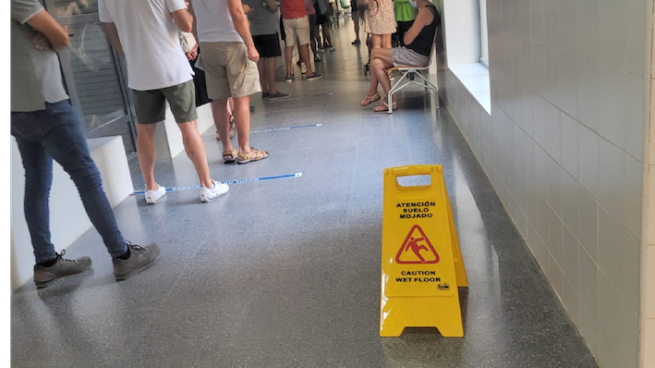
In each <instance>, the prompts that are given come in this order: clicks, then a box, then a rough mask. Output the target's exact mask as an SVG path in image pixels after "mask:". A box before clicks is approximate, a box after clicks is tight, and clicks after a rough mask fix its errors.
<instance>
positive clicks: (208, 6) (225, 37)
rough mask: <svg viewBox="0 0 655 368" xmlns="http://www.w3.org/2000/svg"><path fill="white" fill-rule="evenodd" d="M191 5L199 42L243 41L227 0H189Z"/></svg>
mask: <svg viewBox="0 0 655 368" xmlns="http://www.w3.org/2000/svg"><path fill="white" fill-rule="evenodd" d="M133 1H134V0H133ZM140 1H143V0H140ZM191 5H192V6H193V12H194V13H196V22H197V25H196V27H197V28H198V39H199V40H200V42H243V39H242V38H241V36H239V34H238V33H237V31H236V30H235V29H234V23H232V17H231V16H230V8H228V6H227V0H191ZM201 57H202V56H201Z"/></svg>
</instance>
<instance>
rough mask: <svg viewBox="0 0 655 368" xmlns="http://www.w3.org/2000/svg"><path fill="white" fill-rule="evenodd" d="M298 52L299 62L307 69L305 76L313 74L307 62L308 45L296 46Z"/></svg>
mask: <svg viewBox="0 0 655 368" xmlns="http://www.w3.org/2000/svg"><path fill="white" fill-rule="evenodd" d="M298 51H300V60H302V62H303V63H305V66H306V67H307V75H312V74H314V73H313V72H312V64H311V63H310V62H309V45H301V46H298Z"/></svg>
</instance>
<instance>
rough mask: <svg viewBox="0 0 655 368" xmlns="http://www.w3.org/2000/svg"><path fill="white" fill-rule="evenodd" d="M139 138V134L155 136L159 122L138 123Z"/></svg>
mask: <svg viewBox="0 0 655 368" xmlns="http://www.w3.org/2000/svg"><path fill="white" fill-rule="evenodd" d="M136 131H137V138H138V136H139V135H141V136H143V137H149V138H150V137H154V136H155V133H156V132H157V124H137V128H136Z"/></svg>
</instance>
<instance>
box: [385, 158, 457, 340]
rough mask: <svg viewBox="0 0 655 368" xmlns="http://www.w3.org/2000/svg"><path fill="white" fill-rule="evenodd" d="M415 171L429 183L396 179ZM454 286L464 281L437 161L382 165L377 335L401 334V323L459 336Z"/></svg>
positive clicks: (450, 211) (450, 215) (448, 204)
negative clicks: (411, 183)
mask: <svg viewBox="0 0 655 368" xmlns="http://www.w3.org/2000/svg"><path fill="white" fill-rule="evenodd" d="M415 175H429V176H430V184H429V185H423V186H407V187H405V186H401V185H400V184H398V178H399V177H402V176H415ZM457 287H468V280H467V278H466V271H465V270H464V263H463V262H462V254H461V252H460V249H459V241H458V239H457V232H456V230H455V224H454V222H453V214H452V210H451V208H450V201H449V199H448V193H447V190H446V182H445V180H444V176H443V171H442V169H441V166H440V165H417V166H406V167H396V168H390V169H386V170H385V171H384V210H383V221H382V295H381V300H380V336H400V335H401V334H402V332H403V329H405V327H437V328H438V329H439V332H440V333H441V335H443V336H445V337H462V336H464V329H463V326H462V312H461V309H460V305H459V294H458V292H457Z"/></svg>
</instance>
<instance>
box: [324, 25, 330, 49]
mask: <svg viewBox="0 0 655 368" xmlns="http://www.w3.org/2000/svg"><path fill="white" fill-rule="evenodd" d="M323 38H324V39H325V42H327V44H328V46H332V36H331V35H330V29H329V28H328V27H323Z"/></svg>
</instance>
